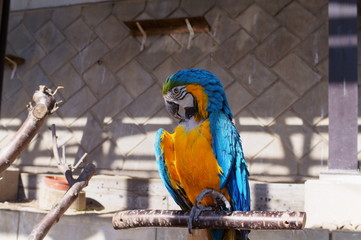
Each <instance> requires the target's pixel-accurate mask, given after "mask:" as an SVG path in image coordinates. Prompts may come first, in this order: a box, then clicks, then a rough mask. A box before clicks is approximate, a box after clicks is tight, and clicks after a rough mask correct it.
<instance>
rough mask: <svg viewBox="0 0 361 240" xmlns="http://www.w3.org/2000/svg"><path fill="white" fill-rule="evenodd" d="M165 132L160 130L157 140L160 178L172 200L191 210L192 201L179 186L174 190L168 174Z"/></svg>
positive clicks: (156, 155) (156, 154)
mask: <svg viewBox="0 0 361 240" xmlns="http://www.w3.org/2000/svg"><path fill="white" fill-rule="evenodd" d="M164 132H165V130H164V129H159V130H158V131H157V134H156V138H155V144H154V147H155V157H156V162H157V165H158V171H159V174H160V177H161V179H162V181H163V184H164V186H165V187H166V188H167V190H168V192H169V193H170V195H171V196H172V198H173V199H174V201H175V202H176V203H177V204H178V205H179V206H180V207H181V208H182V209H183V210H189V209H190V208H191V206H192V205H191V203H190V201H189V200H188V199H187V198H186V196H185V194H184V192H183V189H182V188H181V187H180V186H178V187H177V188H174V187H173V186H172V183H171V180H170V176H169V173H168V168H167V166H166V163H165V158H166V156H165V154H164V151H163V149H162V147H161V146H162V144H161V143H162V140H163V137H164V136H163V135H164Z"/></svg>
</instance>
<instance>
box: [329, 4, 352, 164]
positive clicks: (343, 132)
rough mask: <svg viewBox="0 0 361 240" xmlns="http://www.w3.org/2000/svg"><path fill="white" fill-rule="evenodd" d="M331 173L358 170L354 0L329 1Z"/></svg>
mask: <svg viewBox="0 0 361 240" xmlns="http://www.w3.org/2000/svg"><path fill="white" fill-rule="evenodd" d="M328 11H329V38H328V43H329V90H328V94H329V96H328V98H329V101H328V102H329V104H328V105H329V107H328V108H329V161H328V168H329V169H330V170H357V169H358V160H357V132H358V126H357V117H358V85H357V40H358V39H357V0H329V7H328Z"/></svg>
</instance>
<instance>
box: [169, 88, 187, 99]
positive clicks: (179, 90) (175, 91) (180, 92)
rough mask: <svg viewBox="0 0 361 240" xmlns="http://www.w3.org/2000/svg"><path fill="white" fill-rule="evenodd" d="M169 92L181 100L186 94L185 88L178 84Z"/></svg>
mask: <svg viewBox="0 0 361 240" xmlns="http://www.w3.org/2000/svg"><path fill="white" fill-rule="evenodd" d="M171 94H172V96H173V97H174V98H175V99H178V100H181V99H183V98H184V96H185V95H186V94H187V90H186V88H185V87H184V86H179V87H175V88H173V89H172V91H171Z"/></svg>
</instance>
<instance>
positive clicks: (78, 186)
mask: <svg viewBox="0 0 361 240" xmlns="http://www.w3.org/2000/svg"><path fill="white" fill-rule="evenodd" d="M95 170H96V168H95V166H94V164H91V163H89V164H88V165H86V166H85V168H84V170H83V171H82V173H81V174H80V176H79V178H78V179H76V180H75V183H74V184H73V185H72V186H71V187H70V189H69V190H68V191H67V192H66V194H65V195H64V197H63V198H62V199H61V200H60V201H59V202H58V203H57V204H56V205H55V206H54V207H53V208H52V209H51V210H50V212H49V213H48V214H47V215H45V217H44V218H43V219H42V220H41V221H40V223H38V225H36V226H35V228H34V229H33V231H32V232H31V234H30V236H29V238H28V239H29V240H40V239H44V237H45V236H46V234H47V233H48V232H49V230H50V229H51V227H52V226H53V225H54V224H55V223H57V222H58V221H59V219H60V218H61V216H63V214H64V213H65V211H66V210H67V209H68V208H69V207H70V205H71V204H72V203H73V202H74V201H75V200H76V198H77V196H78V194H79V192H80V191H81V190H82V189H83V188H84V187H86V186H87V185H88V182H89V180H90V178H91V177H92V176H93V175H94V173H95Z"/></svg>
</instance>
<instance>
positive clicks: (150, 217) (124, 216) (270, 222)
mask: <svg viewBox="0 0 361 240" xmlns="http://www.w3.org/2000/svg"><path fill="white" fill-rule="evenodd" d="M189 213H190V212H189V211H177V210H127V211H120V212H117V213H115V214H114V215H113V221H112V222H113V227H114V229H118V230H119V229H128V228H138V227H187V226H188V219H189ZM305 221H306V213H305V212H276V211H273V212H266V211H250V212H241V211H233V212H224V211H204V212H202V213H201V214H200V216H199V218H198V220H195V221H194V222H193V227H194V228H199V229H202V228H213V229H214V228H217V229H246V230H260V229H262V230H300V229H303V228H304V225H305Z"/></svg>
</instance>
